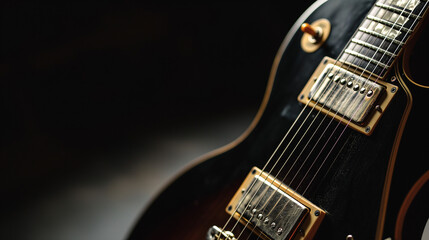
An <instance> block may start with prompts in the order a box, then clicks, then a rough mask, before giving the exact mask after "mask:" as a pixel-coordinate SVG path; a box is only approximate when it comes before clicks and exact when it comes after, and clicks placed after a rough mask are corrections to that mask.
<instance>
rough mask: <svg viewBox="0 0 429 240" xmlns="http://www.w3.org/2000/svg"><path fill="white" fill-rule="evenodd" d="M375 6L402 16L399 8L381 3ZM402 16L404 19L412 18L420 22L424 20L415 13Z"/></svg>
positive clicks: (406, 13)
mask: <svg viewBox="0 0 429 240" xmlns="http://www.w3.org/2000/svg"><path fill="white" fill-rule="evenodd" d="M375 6H376V7H379V8H383V9H385V10H388V11H391V12H393V13H396V14H400V13H401V11H402V10H400V9H399V8H396V7H393V6H390V5H387V4H384V3H380V2H377V3H376V4H375ZM402 15H403V16H404V17H411V18H414V19H418V20H420V19H421V18H422V17H421V16H418V15H416V14H414V13H409V12H402Z"/></svg>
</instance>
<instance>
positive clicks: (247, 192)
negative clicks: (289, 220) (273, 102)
mask: <svg viewBox="0 0 429 240" xmlns="http://www.w3.org/2000/svg"><path fill="white" fill-rule="evenodd" d="M356 31H357V30H356ZM342 52H344V49H343V51H342ZM337 61H338V59H337V60H336V62H335V63H337ZM343 65H344V64H342V65H340V66H341V67H342V66H343ZM316 91H317V90H316ZM317 103H318V101H317ZM317 103H316V104H317ZM307 105H308V103H307V104H306V106H305V107H307ZM305 107H304V108H305ZM313 109H314V107H313ZM313 109H311V111H312V110H313ZM303 110H304V109H303ZM311 111H310V113H309V115H310V114H311ZM302 112H303V111H301V113H300V115H301V114H302ZM300 115H299V116H298V117H297V120H298V119H299V117H300ZM309 115H308V116H309ZM308 116H307V117H308ZM297 120H296V121H295V122H294V123H293V125H292V126H291V128H290V129H289V131H288V133H289V132H290V130H291V129H292V128H293V127H294V125H295V123H296V122H297ZM306 120H307V118H306V119H305V120H304V122H305V121H306ZM301 127H302V125H301V126H300V128H301ZM298 131H299V130H298ZM288 133H287V134H286V135H285V137H286V136H287V135H288ZM285 137H284V138H283V140H282V142H281V143H280V145H279V146H281V145H282V143H283V141H284V139H285ZM279 146H278V147H279ZM276 150H278V148H277V149H276ZM275 153H276V152H274V153H273V155H272V157H273V156H274V154H275ZM272 157H271V158H270V160H271V159H272ZM270 160H269V161H270ZM279 160H280V159H279ZM276 164H277V162H276ZM276 164H275V165H274V167H275V166H276ZM266 165H267V164H266ZM265 167H266V166H264V168H263V169H262V171H263V170H264V169H265ZM274 167H273V168H272V169H274ZM270 172H271V171H270ZM270 172H269V174H270ZM261 174H262V172H261ZM261 174H260V175H261ZM266 179H267V178H265V180H266ZM251 188H253V184H252V185H251V186H250V187H249V189H248V191H246V192H245V194H244V197H245V196H247V194H249V192H250V189H251ZM257 191H258V190H257ZM257 191H256V192H255V194H254V196H253V197H252V198H251V200H250V201H249V203H251V202H252V201H253V198H254V197H255V195H256V193H257ZM244 197H243V198H242V200H244ZM241 203H242V201H240V203H239V204H238V205H237V207H236V209H235V211H234V213H233V214H235V213H236V211H237V209H238V208H239V206H240V205H241ZM247 207H248V206H246V208H245V209H244V211H245V210H247ZM233 214H232V215H231V217H230V219H231V218H232V216H233ZM241 217H242V216H240V218H239V219H238V220H237V222H236V224H235V225H234V227H233V229H235V227H236V226H237V224H238V222H239V221H240V220H241ZM229 221H230V220H228V222H229ZM228 222H227V224H228ZM227 224H225V226H224V228H225V227H226V225H227ZM223 230H224V229H223Z"/></svg>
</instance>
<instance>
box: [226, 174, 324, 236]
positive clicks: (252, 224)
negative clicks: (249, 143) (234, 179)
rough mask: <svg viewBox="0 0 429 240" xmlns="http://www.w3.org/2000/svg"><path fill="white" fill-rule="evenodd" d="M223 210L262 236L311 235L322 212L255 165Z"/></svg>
mask: <svg viewBox="0 0 429 240" xmlns="http://www.w3.org/2000/svg"><path fill="white" fill-rule="evenodd" d="M226 211H227V212H228V213H229V214H231V215H233V216H234V218H236V219H239V220H240V221H241V223H243V224H244V225H246V226H247V227H248V228H249V229H251V230H252V231H254V232H255V233H256V234H257V235H259V236H260V237H262V238H263V239H273V240H285V239H295V240H298V239H311V238H312V237H313V236H314V234H315V233H316V230H317V228H318V227H319V225H320V223H321V221H322V219H323V217H324V215H325V212H324V211H323V210H322V209H321V208H319V207H317V206H315V205H314V204H313V203H311V202H310V201H308V200H307V199H305V198H304V197H302V196H301V195H299V194H297V193H296V192H294V191H293V190H292V189H290V188H288V187H287V186H285V185H284V184H282V183H281V182H280V181H278V180H277V179H275V178H274V177H272V176H271V175H268V174H267V173H265V172H262V171H261V170H259V169H258V168H256V167H254V168H253V169H252V171H251V172H250V173H249V175H248V176H247V177H246V179H245V180H244V182H243V184H242V185H241V187H240V189H239V191H237V193H236V194H235V195H234V197H233V198H232V200H231V201H230V203H229V204H228V207H227V209H226Z"/></svg>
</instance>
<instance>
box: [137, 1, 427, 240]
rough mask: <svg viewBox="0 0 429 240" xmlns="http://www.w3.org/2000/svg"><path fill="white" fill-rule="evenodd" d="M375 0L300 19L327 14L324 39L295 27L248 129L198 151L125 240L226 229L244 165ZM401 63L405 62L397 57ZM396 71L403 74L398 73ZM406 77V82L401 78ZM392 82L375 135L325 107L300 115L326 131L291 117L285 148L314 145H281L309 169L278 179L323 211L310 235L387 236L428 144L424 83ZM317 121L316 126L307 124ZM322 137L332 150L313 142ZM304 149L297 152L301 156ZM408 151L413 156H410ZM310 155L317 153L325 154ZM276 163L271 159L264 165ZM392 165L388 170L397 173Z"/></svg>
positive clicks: (284, 123)
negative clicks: (308, 40)
mask: <svg viewBox="0 0 429 240" xmlns="http://www.w3.org/2000/svg"><path fill="white" fill-rule="evenodd" d="M373 3H374V1H370V0H352V1H343V0H332V1H328V2H327V3H325V4H323V5H322V6H321V7H320V8H318V9H317V10H316V11H315V12H314V13H313V14H311V16H310V17H309V18H308V19H307V20H306V22H314V21H315V20H317V19H320V18H327V19H329V21H330V22H331V26H332V30H331V35H330V37H329V38H328V40H327V42H326V43H325V45H323V47H322V48H321V49H319V50H318V51H316V52H314V53H305V52H304V51H302V49H301V47H300V39H301V36H302V33H300V32H297V33H296V34H295V35H294V36H293V38H292V39H291V41H290V44H289V45H288V46H287V48H286V49H284V51H283V52H281V59H280V61H279V62H278V66H277V65H275V66H274V69H276V71H275V72H274V73H272V76H271V78H272V79H273V80H274V81H273V82H272V86H271V85H269V89H268V91H267V92H268V93H270V95H269V99H268V98H267V99H268V101H267V102H266V103H264V104H263V106H262V108H261V111H260V113H261V115H260V118H258V119H257V121H255V124H254V125H253V126H252V128H251V131H249V132H248V133H246V135H244V136H243V137H242V138H241V139H240V140H239V141H236V142H235V143H233V144H231V145H229V146H227V147H225V148H223V149H221V150H219V151H217V152H215V153H213V154H210V155H208V156H207V157H204V158H202V159H201V162H200V163H199V164H196V165H195V166H193V167H192V168H190V169H189V170H188V171H186V172H184V173H183V174H181V175H180V176H178V177H177V179H176V180H175V181H174V182H172V183H171V184H170V185H169V186H167V187H166V189H165V190H164V191H163V192H162V193H161V194H160V195H159V196H158V197H157V198H156V199H155V200H154V201H153V202H152V204H151V205H150V207H149V208H148V209H146V211H145V212H144V213H143V215H142V216H141V218H140V220H139V221H138V223H137V224H136V226H135V228H134V230H133V231H132V233H131V234H130V236H129V239H205V235H206V232H207V230H208V229H209V228H210V227H211V226H212V225H217V226H220V227H223V225H224V224H225V222H226V221H227V219H228V217H229V216H228V215H227V214H226V212H225V208H226V207H227V204H228V202H229V200H230V199H231V198H232V196H233V195H234V193H235V192H236V191H237V188H238V187H239V185H240V184H241V182H242V181H243V180H244V178H245V177H246V175H247V173H248V172H249V170H250V169H251V168H252V166H257V167H259V168H263V166H264V164H265V163H266V161H267V160H268V159H269V158H270V156H271V154H272V153H273V151H274V150H275V147H276V146H277V145H278V144H279V142H280V141H281V140H282V138H283V136H284V134H285V133H286V132H287V130H288V129H289V128H290V127H291V126H292V125H293V122H294V120H295V119H296V118H297V116H298V115H299V113H300V111H301V109H302V108H303V106H302V105H300V104H299V103H298V101H297V100H296V98H297V96H298V94H299V92H300V91H301V89H302V88H303V87H304V85H305V83H306V82H307V80H308V78H309V77H310V76H311V74H312V73H313V71H314V69H315V68H316V66H317V65H318V64H319V62H320V61H321V60H322V59H323V57H324V56H329V57H332V58H336V57H337V56H338V55H339V53H340V52H341V50H342V48H343V47H344V46H345V44H346V43H347V41H348V40H349V38H350V37H351V36H352V34H353V32H354V30H355V29H356V28H357V27H358V25H359V24H360V22H361V21H362V19H363V18H364V17H365V15H366V13H367V12H368V10H369V9H370V7H371V6H372V4H373ZM397 67H398V68H399V70H402V66H401V65H400V64H399V65H398V66H397ZM393 73H394V72H392V73H391V74H393ZM273 74H274V75H273ZM396 74H397V79H399V77H400V76H399V75H401V74H402V71H397V73H396ZM402 78H403V79H404V81H405V84H407V85H408V86H409V85H410V82H409V81H408V80H407V79H406V77H405V76H402ZM388 79H390V76H389V78H388ZM393 84H395V85H397V86H398V93H397V95H396V97H395V98H394V99H393V101H392V103H391V106H390V107H389V108H388V109H386V110H384V111H385V113H384V116H383V117H382V118H381V120H380V122H379V124H378V126H377V128H376V129H375V131H374V133H373V135H372V136H370V137H368V136H365V135H363V134H361V133H358V132H355V131H353V130H350V129H344V126H343V125H338V124H337V123H336V122H333V123H331V122H330V121H329V119H328V120H325V118H324V117H323V115H317V114H316V113H310V110H309V109H306V110H305V112H304V116H307V115H308V116H309V121H307V122H305V123H304V124H303V129H307V128H308V129H309V132H310V133H311V132H317V133H319V132H322V131H323V130H324V129H326V130H327V131H326V132H324V133H325V134H323V135H322V138H320V140H319V141H318V142H315V140H314V139H312V138H310V135H311V134H307V135H305V136H304V134H301V132H300V131H298V129H297V126H298V125H294V127H293V128H292V131H293V132H295V131H296V132H298V135H297V138H295V139H294V138H292V136H289V137H288V138H287V139H286V141H285V142H284V145H282V146H283V147H286V145H287V143H289V142H291V143H296V142H297V141H298V140H297V139H300V138H301V137H302V142H304V143H306V142H308V143H309V145H308V146H315V150H314V151H310V149H311V148H306V146H307V145H304V144H299V145H297V146H298V147H297V150H296V151H295V152H292V151H291V150H290V149H288V151H287V154H291V156H292V158H294V159H295V158H296V159H298V161H299V162H298V164H297V166H298V165H300V164H301V165H302V166H304V168H305V169H310V171H309V172H308V173H307V172H305V171H298V169H297V168H296V167H295V166H294V165H292V166H291V165H288V166H287V167H290V168H291V169H292V171H293V172H296V173H297V174H296V179H301V180H302V183H303V184H302V185H301V183H300V184H298V182H299V181H295V177H292V176H293V174H292V175H291V176H289V175H288V176H286V175H285V174H280V175H279V177H278V178H280V179H283V177H284V176H286V178H285V179H284V182H285V183H286V184H290V186H291V187H292V188H295V190H297V191H298V192H300V193H303V194H304V197H306V198H307V199H309V200H310V201H312V202H313V203H314V204H316V205H318V206H319V207H321V208H323V209H325V210H326V211H327V213H328V214H327V215H326V216H325V219H324V221H323V222H322V225H321V227H320V230H319V231H318V233H317V235H316V239H345V237H346V236H347V235H349V234H352V235H353V236H354V237H355V239H374V238H375V237H376V233H377V231H378V232H380V234H379V235H381V236H383V238H386V237H389V236H393V232H394V227H393V226H394V223H395V219H396V214H397V210H398V209H399V207H400V205H401V203H402V200H403V198H404V197H405V195H406V193H407V189H409V188H410V187H411V186H412V184H413V183H414V182H415V178H418V176H420V175H421V174H419V173H421V172H424V171H425V169H427V167H428V164H427V161H425V162H422V159H427V158H425V157H424V153H425V143H424V142H422V141H421V140H419V139H417V138H416V137H415V136H416V134H419V133H420V134H427V133H429V131H428V128H427V127H426V126H425V125H426V124H425V123H424V120H422V119H421V118H420V117H419V116H421V114H422V112H424V111H425V109H427V106H426V105H425V104H424V103H425V99H424V91H425V90H424V89H422V88H417V87H416V86H409V87H410V91H411V94H412V96H410V95H408V96H407V93H406V91H405V89H404V88H403V87H402V86H401V84H399V81H398V80H397V81H395V82H393ZM411 97H412V98H413V100H414V101H413V102H414V103H415V105H413V106H412V107H413V108H412V111H411V115H410V118H409V119H408V125H407V127H406V128H405V132H404V134H403V140H402V143H401V145H400V146H401V147H400V149H399V151H398V152H397V151H396V150H398V149H396V148H394V146H395V144H397V145H399V140H400V139H399V138H397V137H398V136H400V135H401V131H398V128H400V126H401V121H402V124H403V123H405V120H407V116H408V115H407V114H405V113H407V110H410V107H411V102H410V99H411ZM262 113H263V114H262ZM404 114H405V115H404ZM313 120H314V124H312V125H310V124H309V123H310V122H312V121H313ZM301 122H303V121H301V120H300V121H299V123H301ZM319 124H320V127H319V128H317V127H316V126H319ZM422 126H424V127H422ZM343 130H344V131H343ZM327 133H329V134H327ZM331 133H332V135H331ZM417 136H418V135H417ZM325 142H326V143H327V146H328V147H329V148H323V144H318V143H325ZM331 146H332V147H331ZM392 149H393V150H392ZM301 151H302V155H298V153H301ZM410 152H412V153H413V154H415V155H416V158H410V157H409V156H410V155H409V154H410ZM316 153H320V155H321V157H318V155H317V154H316ZM396 155H397V156H398V157H397V158H395V156H396ZM285 156H287V155H285ZM300 156H309V159H310V160H311V159H316V160H317V161H319V162H316V164H318V163H321V162H320V161H321V160H320V159H325V160H326V163H325V164H324V165H323V167H322V168H321V170H320V171H319V170H317V169H313V168H311V166H309V163H310V162H311V161H310V162H306V161H305V158H302V157H300ZM395 160H396V161H395ZM272 166H273V164H270V165H269V166H268V168H267V169H270V168H271V167H272ZM278 168H279V166H276V167H275V169H278ZM393 170H394V171H393ZM389 172H391V173H393V174H394V175H393V179H391V176H390V175H389V174H388V173H389ZM386 174H387V177H386ZM308 176H315V178H314V181H310V180H311V177H310V178H309V177H308ZM386 180H387V182H389V181H390V180H391V182H392V188H389V187H388V185H385V183H386ZM310 182H311V184H310ZM307 185H309V186H310V187H309V188H308V189H307V188H305V187H303V186H307ZM386 186H387V189H386ZM388 190H390V191H388ZM304 192H305V193H304ZM383 192H385V193H390V197H389V198H386V197H387V195H386V197H385V198H384V200H387V199H388V204H389V205H388V207H387V209H386V214H387V215H386V218H384V217H381V218H380V216H379V215H380V212H381V213H383V212H385V211H380V210H383V209H384V208H383V207H382V208H380V206H382V199H383V197H382V193H383ZM384 220H385V223H386V225H385V227H384V232H383V233H382V234H381V231H382V230H383V229H382V228H381V226H379V223H381V222H384ZM240 231H241V226H240V225H239V226H238V228H236V229H235V230H234V233H235V234H236V235H238V234H239V233H240ZM248 234H249V231H246V232H245V233H244V235H243V237H244V239H246V238H247V235H248ZM416 234H418V233H416ZM250 239H253V237H251V238H250ZM255 239H256V238H255ZM410 239H412V238H410Z"/></svg>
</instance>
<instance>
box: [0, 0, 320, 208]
mask: <svg viewBox="0 0 429 240" xmlns="http://www.w3.org/2000/svg"><path fill="white" fill-rule="evenodd" d="M311 2H312V1H309V0H306V1H300V2H294V3H293V6H287V5H278V4H273V3H268V2H264V3H258V4H257V3H247V2H221V3H206V4H202V3H200V4H188V3H177V4H141V3H134V2H131V1H124V2H123V3H120V4H119V3H99V2H74V1H73V2H62V3H49V4H48V3H39V2H36V1H35V2H27V3H15V2H3V4H2V5H3V7H2V10H1V11H2V15H1V18H2V21H1V54H0V78H1V81H0V82H1V94H2V105H3V107H2V114H1V116H2V119H3V121H2V122H3V124H2V133H1V135H2V144H1V147H0V148H1V154H2V160H1V162H2V167H1V168H0V171H1V172H0V176H1V179H0V180H1V181H0V187H1V191H2V202H3V203H2V206H3V210H2V212H3V213H6V212H8V211H13V209H14V208H20V207H21V206H22V204H23V202H26V201H27V202H28V199H29V198H30V196H31V195H34V194H37V192H39V190H40V189H42V188H46V187H47V186H51V185H61V181H62V180H63V179H67V178H68V177H69V176H75V175H79V174H80V173H81V172H82V171H85V168H86V167H87V166H88V165H90V164H91V162H94V161H119V162H118V163H116V164H119V165H126V164H127V159H124V158H118V159H120V160H115V157H112V158H110V159H108V160H106V159H103V160H100V159H99V158H97V156H100V155H103V156H105V155H112V156H120V155H121V154H126V153H128V152H131V151H134V150H135V149H138V148H141V147H142V146H141V145H140V144H141V142H142V141H141V140H142V139H148V138H150V137H152V136H154V135H156V134H157V133H158V132H159V131H162V130H163V129H169V130H171V134H174V129H175V128H180V126H182V125H183V124H185V123H186V124H195V125H196V127H198V123H199V121H202V120H201V119H203V121H216V119H219V118H222V116H225V115H228V114H230V113H231V112H234V111H237V110H238V109H244V108H247V109H250V110H251V111H255V112H256V110H257V108H258V106H259V104H260V102H261V100H262V97H263V94H264V91H265V86H266V82H267V80H268V76H269V72H270V68H271V64H272V62H273V59H274V56H275V54H276V51H277V49H278V47H279V46H280V43H281V41H282V40H283V38H284V37H285V35H286V33H287V32H288V30H289V28H290V27H291V26H292V24H293V23H294V22H295V20H296V19H297V18H298V17H299V15H300V14H301V13H302V12H303V11H304V10H305V9H306V8H307V7H308V6H309V5H310V3H311Z"/></svg>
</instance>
